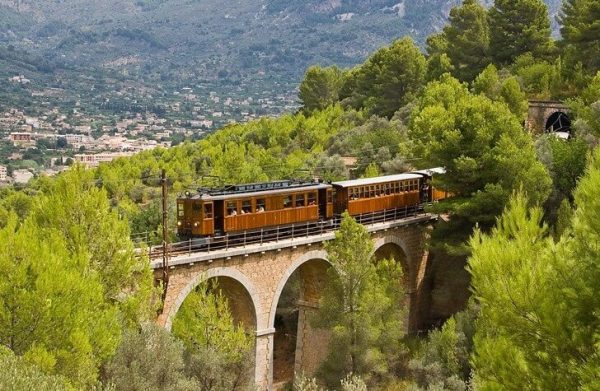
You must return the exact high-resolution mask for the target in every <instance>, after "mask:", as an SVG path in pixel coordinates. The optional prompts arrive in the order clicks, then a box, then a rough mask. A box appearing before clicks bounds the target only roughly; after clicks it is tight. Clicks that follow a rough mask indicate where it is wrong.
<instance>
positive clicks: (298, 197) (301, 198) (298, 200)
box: [296, 194, 304, 208]
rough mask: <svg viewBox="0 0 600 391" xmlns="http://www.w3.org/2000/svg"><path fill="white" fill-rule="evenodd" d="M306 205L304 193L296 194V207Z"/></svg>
mask: <svg viewBox="0 0 600 391" xmlns="http://www.w3.org/2000/svg"><path fill="white" fill-rule="evenodd" d="M300 206H304V194H296V208H298V207H300Z"/></svg>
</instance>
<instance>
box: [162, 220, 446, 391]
mask: <svg viewBox="0 0 600 391" xmlns="http://www.w3.org/2000/svg"><path fill="white" fill-rule="evenodd" d="M435 218H436V217H435V216H432V215H418V216H413V217H408V218H404V219H402V220H396V221H391V222H384V223H376V224H371V225H368V226H366V228H367V230H368V231H369V232H371V234H372V237H373V240H374V244H375V250H376V255H377V250H378V249H380V248H382V247H383V246H385V245H386V244H387V245H389V246H388V247H391V246H396V247H397V250H398V251H397V253H394V254H395V255H394V254H392V255H393V257H394V258H395V259H396V257H399V258H402V259H397V260H398V261H399V262H401V263H402V267H403V269H404V273H405V281H399V283H404V285H405V289H406V292H407V293H408V297H407V301H408V303H407V306H408V321H407V324H406V327H407V330H408V331H409V332H416V331H417V330H418V328H419V327H420V325H421V322H422V312H423V308H421V306H422V302H423V301H422V297H423V296H424V295H426V294H427V292H425V290H424V287H423V279H424V275H425V269H426V267H427V251H426V247H425V240H426V237H427V232H428V229H429V228H428V227H429V226H430V224H431V222H432V221H434V220H435ZM333 238H334V233H333V232H326V233H322V234H319V235H309V236H304V237H302V238H293V239H286V240H279V241H277V242H267V243H262V244H256V245H247V246H245V247H237V248H230V249H227V250H222V251H221V250H219V251H211V252H198V253H191V254H186V255H181V256H178V257H176V258H173V259H171V260H170V263H169V264H170V270H169V286H168V289H167V292H166V296H165V300H164V306H163V313H162V314H161V315H160V316H159V317H158V319H157V323H158V324H159V325H161V326H163V327H165V328H166V329H167V330H170V329H171V326H172V323H173V320H174V318H175V316H176V314H177V311H178V310H179V308H180V306H181V304H182V303H183V301H184V300H185V298H186V297H187V296H188V294H189V293H190V292H192V291H193V290H194V289H195V288H196V287H197V286H198V285H199V284H200V283H201V282H202V281H204V280H207V279H210V278H218V279H219V280H224V281H226V283H225V284H223V286H222V288H225V289H228V290H232V291H230V292H224V294H225V296H226V297H228V298H229V300H230V301H233V303H232V305H231V309H232V312H235V313H233V314H232V315H233V317H234V319H236V320H243V321H244V323H245V325H246V326H247V328H248V329H249V330H251V331H252V332H254V333H255V335H256V343H255V348H256V353H255V370H254V381H255V383H256V385H257V387H258V388H259V389H261V390H271V389H272V388H273V347H274V343H275V314H276V312H277V306H278V303H279V299H280V297H281V294H282V292H283V289H284V287H285V286H286V284H287V283H288V281H289V279H290V277H291V276H292V274H293V273H294V272H296V271H297V272H298V273H299V276H300V281H301V289H300V297H299V298H298V299H299V300H298V311H299V313H298V326H297V327H298V329H297V330H298V331H297V343H296V349H295V352H294V358H295V362H294V367H295V370H296V371H297V372H304V373H306V374H314V372H315V371H316V369H317V368H318V367H319V365H320V363H321V362H322V360H323V359H324V358H325V356H326V355H327V353H328V352H327V341H328V339H329V333H328V332H327V331H324V330H318V329H314V328H312V326H311V325H310V321H309V319H310V316H311V314H312V313H314V312H315V311H317V310H318V304H317V303H318V302H319V298H320V295H321V292H322V289H323V287H324V284H326V283H327V273H326V272H327V269H328V267H329V266H328V265H329V264H328V262H327V253H326V252H325V251H324V249H323V243H324V242H326V241H328V240H332V239H333ZM386 254H387V253H386ZM398 254H400V255H398ZM388 255H389V254H388ZM152 266H153V268H154V269H155V273H156V277H157V278H158V277H160V276H161V269H160V268H161V262H160V261H154V262H153V264H152ZM249 322H252V324H249Z"/></svg>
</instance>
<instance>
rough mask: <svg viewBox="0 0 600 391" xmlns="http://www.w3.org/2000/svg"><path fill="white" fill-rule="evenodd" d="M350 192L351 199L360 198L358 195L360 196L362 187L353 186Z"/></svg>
mask: <svg viewBox="0 0 600 391" xmlns="http://www.w3.org/2000/svg"><path fill="white" fill-rule="evenodd" d="M348 193H349V194H350V199H351V200H356V199H358V197H360V189H359V188H358V187H353V188H351V189H349V190H348Z"/></svg>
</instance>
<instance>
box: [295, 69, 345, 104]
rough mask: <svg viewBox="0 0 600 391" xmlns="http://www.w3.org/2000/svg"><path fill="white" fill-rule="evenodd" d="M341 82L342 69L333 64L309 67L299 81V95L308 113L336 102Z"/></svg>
mask: <svg viewBox="0 0 600 391" xmlns="http://www.w3.org/2000/svg"><path fill="white" fill-rule="evenodd" d="M342 83H343V74H342V71H341V70H340V69H339V68H337V67H335V66H333V67H328V68H322V67H320V66H311V67H309V68H308V69H307V70H306V73H305V75H304V79H303V80H302V83H300V93H299V97H300V100H301V101H302V105H303V106H304V109H305V110H306V111H307V112H309V113H310V112H312V111H313V110H322V109H324V108H325V107H327V106H329V105H332V104H334V103H336V102H337V101H338V100H339V93H340V89H341V87H342Z"/></svg>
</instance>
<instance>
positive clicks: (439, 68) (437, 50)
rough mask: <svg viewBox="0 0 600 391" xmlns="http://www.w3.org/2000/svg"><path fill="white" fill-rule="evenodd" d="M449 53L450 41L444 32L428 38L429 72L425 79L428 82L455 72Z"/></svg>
mask: <svg viewBox="0 0 600 391" xmlns="http://www.w3.org/2000/svg"><path fill="white" fill-rule="evenodd" d="M447 51H448V39H447V37H446V34H445V33H444V32H443V31H440V32H439V33H436V34H431V35H430V36H429V37H427V71H426V77H425V80H426V81H427V82H429V81H432V80H437V79H439V78H440V76H442V75H443V74H444V73H448V72H452V71H453V70H454V66H453V65H452V61H451V60H450V57H448V54H446V52H447Z"/></svg>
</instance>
